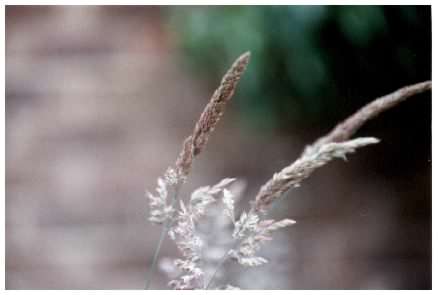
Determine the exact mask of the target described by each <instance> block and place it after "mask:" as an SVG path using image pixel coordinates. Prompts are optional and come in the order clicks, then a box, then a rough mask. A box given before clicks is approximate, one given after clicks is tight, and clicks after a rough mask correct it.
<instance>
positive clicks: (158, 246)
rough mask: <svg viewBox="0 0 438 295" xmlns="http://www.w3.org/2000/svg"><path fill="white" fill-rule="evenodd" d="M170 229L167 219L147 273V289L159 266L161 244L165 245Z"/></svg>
mask: <svg viewBox="0 0 438 295" xmlns="http://www.w3.org/2000/svg"><path fill="white" fill-rule="evenodd" d="M168 230H169V221H166V224H165V225H164V226H163V228H162V229H161V234H160V239H159V240H158V244H157V247H156V248H155V252H154V258H153V260H152V263H151V267H150V268H149V270H148V273H147V275H146V286H145V290H148V289H149V286H150V284H151V282H152V277H153V275H154V270H155V267H156V266H157V261H158V256H159V255H160V250H161V246H162V245H163V241H164V238H165V237H166V232H167V231H168Z"/></svg>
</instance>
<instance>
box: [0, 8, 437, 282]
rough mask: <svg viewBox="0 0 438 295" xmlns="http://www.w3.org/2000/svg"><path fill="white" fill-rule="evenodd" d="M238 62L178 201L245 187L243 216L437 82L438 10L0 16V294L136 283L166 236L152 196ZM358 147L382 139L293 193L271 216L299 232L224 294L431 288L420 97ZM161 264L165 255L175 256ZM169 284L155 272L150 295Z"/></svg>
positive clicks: (12, 12)
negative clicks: (0, 194) (312, 161)
mask: <svg viewBox="0 0 438 295" xmlns="http://www.w3.org/2000/svg"><path fill="white" fill-rule="evenodd" d="M247 50H250V51H251V52H252V59H251V62H250V65H249V67H248V69H247V72H246V73H245V75H244V77H243V79H242V81H241V83H240V85H239V87H238V90H237V93H236V95H235V97H234V98H233V100H232V102H231V103H230V105H229V107H228V109H227V112H226V114H225V116H224V117H223V120H222V121H221V122H220V124H219V126H218V128H217V130H216V131H215V133H214V135H213V136H212V137H211V140H210V142H209V145H208V147H207V149H206V151H205V152H204V153H203V154H202V155H201V156H200V157H199V158H198V160H197V161H196V163H195V166H194V169H193V172H192V174H191V177H190V178H189V182H188V184H187V185H186V187H185V189H184V192H185V193H189V192H190V191H191V190H192V189H194V188H196V187H198V186H200V185H208V184H214V183H216V182H218V181H219V180H220V179H222V178H224V177H237V178H241V179H243V180H245V181H246V182H247V191H246V194H245V196H246V197H245V198H244V199H243V200H242V203H241V206H240V208H247V205H246V204H247V201H249V200H251V199H252V198H253V197H254V195H255V193H256V192H257V190H258V188H259V187H260V186H261V185H262V184H263V183H264V182H265V181H267V180H268V179H269V178H270V177H271V176H272V174H273V173H274V172H276V171H278V170H280V169H282V168H283V167H284V166H286V165H288V164H289V163H291V162H292V161H293V160H295V159H296V158H297V157H298V156H299V154H300V152H301V151H302V149H303V148H304V147H305V145H306V144H309V143H311V142H313V141H314V140H315V139H316V138H318V137H319V136H321V135H323V134H325V133H326V132H328V131H329V130H330V129H331V128H332V127H333V126H334V125H335V124H336V123H337V122H339V121H340V120H342V119H344V118H345V117H347V116H348V115H349V114H351V113H352V112H354V111H355V110H356V109H357V108H359V107H361V106H362V105H364V104H365V103H367V102H369V101H371V100H372V99H374V98H376V97H378V96H381V95H384V94H387V93H389V92H392V91H394V90H396V89H397V88H399V87H402V86H405V85H407V84H411V83H416V82H421V81H424V80H428V79H431V9H430V6H387V7H386V6H330V7H329V6H290V7H287V6H263V7H261V6H260V7H258V6H253V7H250V6H248V7H241V6H232V7H220V6H216V7H190V6H186V7H172V6H169V7H159V6H154V7H149V6H142V7H136V6H123V7H122V6H87V7H83V6H75V7H73V6H50V7H47V6H7V7H6V288H8V289H141V288H143V287H144V282H145V276H146V271H147V268H148V266H149V264H150V262H151V259H152V255H153V250H154V247H155V246H156V242H157V239H158V236H159V231H160V228H159V227H156V226H153V225H151V224H150V223H149V222H147V215H148V205H147V200H146V198H145V196H144V191H145V189H148V190H154V188H155V185H156V179H157V177H159V176H160V175H161V174H162V173H163V171H164V170H165V169H166V167H168V166H169V165H170V164H172V163H173V162H174V160H175V159H176V156H177V154H178V152H179V150H180V147H181V143H182V141H183V139H184V138H185V137H186V136H187V135H188V134H189V133H190V132H191V131H192V128H193V126H194V123H195V122H196V120H197V118H198V117H199V114H200V113H201V111H202V110H203V108H204V106H205V104H206V103H207V101H208V100H209V98H210V95H211V94H212V93H213V91H214V89H215V87H216V86H217V85H218V82H219V80H220V78H221V76H222V74H223V73H224V71H225V70H226V69H227V68H228V67H229V65H230V64H231V63H232V62H233V60H234V59H235V58H237V57H238V56H239V55H240V54H241V53H243V52H245V51H247ZM357 135H358V136H376V137H378V138H380V139H381V140H382V142H381V143H380V144H378V145H375V146H372V147H368V148H364V149H362V150H360V151H359V152H358V153H356V154H354V155H351V156H350V157H349V159H348V162H343V161H335V162H333V163H331V164H330V165H328V166H326V167H324V168H322V169H320V170H318V171H317V172H316V173H315V174H314V175H313V176H312V177H311V178H310V179H308V180H307V181H305V182H304V183H303V185H302V186H301V187H300V188H298V189H294V190H293V191H291V192H289V193H288V196H287V198H285V199H284V200H283V201H282V202H281V203H280V205H278V204H277V206H275V207H274V210H273V214H272V216H273V217H275V218H286V217H289V218H293V219H295V220H297V225H296V226H294V227H291V228H289V229H287V230H283V232H282V233H280V234H278V235H277V236H276V237H274V238H275V240H276V242H275V243H274V244H272V245H267V246H266V247H265V248H266V252H265V257H267V258H268V259H270V260H271V263H270V264H268V265H267V266H265V267H261V268H259V269H255V270H249V271H245V272H243V273H242V272H240V273H239V274H238V275H235V276H233V279H234V281H232V282H230V283H232V284H235V285H239V286H241V287H242V288H252V289H261V288H266V289H430V288H431V167H432V163H431V159H432V158H431V94H430V92H429V93H425V94H421V95H417V96H415V97H412V98H411V99H409V100H408V101H406V102H404V103H402V104H401V105H399V106H397V107H396V108H394V109H392V110H389V111H388V112H386V113H384V114H383V115H382V116H381V117H379V118H377V119H375V120H373V121H371V122H369V123H367V124H366V125H365V126H364V127H363V128H362V129H360V130H359V132H358V134H357ZM268 250H269V251H268ZM162 255H163V257H175V256H176V255H177V252H176V249H175V247H174V246H173V245H172V243H171V242H169V241H167V242H166V243H165V246H164V248H163V250H162ZM166 282H167V278H166V276H165V275H164V274H163V273H161V272H158V273H157V274H156V275H155V280H154V283H153V285H152V288H156V289H161V288H167V287H166Z"/></svg>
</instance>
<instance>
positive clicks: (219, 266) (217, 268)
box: [204, 249, 231, 290]
mask: <svg viewBox="0 0 438 295" xmlns="http://www.w3.org/2000/svg"><path fill="white" fill-rule="evenodd" d="M230 250H231V249H230ZM227 259H228V251H227V252H226V253H225V254H224V256H222V258H221V260H220V261H219V262H218V264H217V266H216V269H215V270H214V272H213V274H212V275H211V277H210V280H209V281H208V283H207V285H206V287H205V288H204V289H205V290H208V288H209V287H210V285H211V283H213V280H214V278H215V276H216V274H217V273H218V271H219V269H221V267H222V266H223V265H224V263H225V261H227Z"/></svg>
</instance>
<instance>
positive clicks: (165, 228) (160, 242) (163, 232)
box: [145, 185, 181, 290]
mask: <svg viewBox="0 0 438 295" xmlns="http://www.w3.org/2000/svg"><path fill="white" fill-rule="evenodd" d="M180 188H181V185H178V186H176V187H175V193H174V195H173V198H172V208H174V207H175V204H176V201H177V199H178V195H179V189H180ZM170 224H171V220H170V219H168V220H166V222H165V223H164V225H163V228H162V229H161V233H160V239H159V240H158V244H157V247H156V248H155V252H154V258H153V259H152V263H151V267H150V268H149V270H148V272H147V275H146V285H145V290H148V289H149V286H150V284H151V282H152V277H153V276H154V272H155V268H156V267H157V262H158V257H159V255H160V251H161V247H162V246H163V242H164V239H165V237H166V233H167V232H168V231H169V228H170Z"/></svg>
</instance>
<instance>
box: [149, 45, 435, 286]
mask: <svg viewBox="0 0 438 295" xmlns="http://www.w3.org/2000/svg"><path fill="white" fill-rule="evenodd" d="M249 58H250V53H249V52H247V53H244V54H243V55H241V56H240V57H239V58H238V59H237V60H236V61H235V62H234V63H233V65H232V66H231V68H230V69H229V70H228V71H227V73H226V74H225V76H224V77H223V79H222V81H221V83H220V85H219V87H218V88H217V90H216V91H215V92H214V94H213V96H212V97H211V100H210V102H209V103H208V104H207V106H206V107H205V109H204V111H203V112H202V114H201V116H200V118H199V120H198V121H197V122H196V124H195V127H194V130H193V132H192V134H191V135H189V136H188V137H187V138H186V139H185V140H184V143H183V146H182V151H181V152H180V154H179V156H178V158H177V160H176V163H175V164H174V165H173V166H171V167H169V168H168V169H167V170H166V172H165V173H164V176H163V177H160V178H159V179H158V187H157V189H156V192H155V193H148V198H149V205H150V218H149V220H150V221H151V222H153V223H156V224H160V225H161V226H162V234H161V237H160V240H159V241H158V246H157V248H156V251H155V255H154V258H153V262H152V265H151V267H150V268H149V270H148V278H147V283H146V289H147V288H149V286H150V283H151V281H152V279H153V273H154V271H155V267H156V265H157V262H158V258H159V252H160V248H161V245H162V243H163V241H164V237H165V235H166V234H168V235H169V237H170V239H171V240H172V241H173V242H174V243H175V244H176V245H177V247H178V249H179V251H180V253H181V258H179V259H175V260H174V265H175V267H176V268H177V269H176V270H175V271H176V278H174V279H173V280H171V281H170V282H169V286H171V287H172V288H174V289H209V288H215V289H235V288H237V287H233V286H230V285H229V284H225V285H218V284H216V283H215V279H216V277H217V276H218V274H220V272H221V268H222V267H223V266H224V263H225V262H226V261H228V260H232V261H235V262H236V263H238V264H240V265H242V266H244V267H255V266H259V265H263V264H265V263H268V259H267V258H265V257H261V256H259V255H258V251H259V250H260V247H261V246H262V244H264V243H267V242H269V241H270V240H272V234H273V233H274V232H275V231H276V230H279V229H282V228H284V227H288V226H291V225H293V224H295V221H294V220H291V219H287V218H286V219H283V220H279V221H275V220H272V219H266V218H265V217H266V213H267V212H268V211H269V209H270V208H271V205H272V204H273V203H274V202H277V201H279V199H280V197H281V196H283V195H284V194H285V193H286V192H288V191H289V190H290V189H292V188H294V187H298V186H299V185H300V183H301V182H302V181H304V180H305V179H306V178H308V177H309V176H310V175H311V174H312V173H313V172H314V171H315V170H317V169H318V168H320V167H322V166H324V165H326V164H328V163H329V162H330V161H332V160H334V159H337V158H341V159H345V158H346V156H347V154H351V153H353V152H355V151H356V150H357V149H359V148H362V147H365V146H368V145H372V144H377V143H378V142H379V140H378V139H377V138H374V137H359V138H355V139H351V137H352V136H353V135H354V133H355V132H356V131H357V130H358V129H359V128H360V127H361V126H362V125H363V124H365V123H366V122H367V121H368V120H371V119H373V118H375V117H376V116H378V115H379V114H381V113H382V112H384V111H386V110H388V109H390V108H392V107H394V106H396V105H397V104H399V103H400V102H402V101H404V100H405V99H407V98H409V97H412V96H414V95H415V94H419V93H422V92H425V91H427V90H430V89H431V87H432V83H431V81H426V82H422V83H417V84H414V85H410V86H406V87H403V88H401V89H399V90H397V91H395V92H393V93H390V94H388V95H385V96H383V97H380V98H377V99H376V100H374V101H372V102H371V103H369V104H367V105H365V106H364V107H363V108H361V109H359V110H358V111H357V112H356V113H354V114H353V115H352V116H350V117H349V118H347V119H346V120H345V121H343V122H341V123H340V124H338V125H337V126H336V127H335V128H334V129H333V130H332V131H331V132H330V133H328V134H327V135H325V136H322V137H321V138H319V139H318V140H316V141H315V142H314V143H313V144H312V145H309V146H307V147H306V148H305V149H304V151H303V153H302V154H301V156H300V157H299V158H298V159H297V160H295V161H294V162H292V163H291V164H290V165H288V166H287V167H285V168H283V169H282V170H281V171H279V172H278V173H275V174H274V175H273V177H272V178H271V179H269V180H268V181H267V182H266V183H265V184H264V185H263V186H261V188H260V190H259V192H258V193H257V194H256V196H255V198H254V200H253V201H252V202H251V204H250V210H249V211H247V212H245V211H244V212H242V213H241V214H240V216H236V213H235V208H234V207H235V202H236V201H237V199H238V198H240V192H241V191H240V192H237V191H236V190H233V189H232V186H233V184H235V183H236V180H235V179H231V178H226V179H224V180H222V181H220V182H219V183H218V184H216V185H214V186H206V187H201V188H199V189H197V190H195V191H194V192H193V193H192V194H191V196H190V198H189V199H188V200H183V199H181V198H180V197H179V190H180V187H181V185H183V184H184V182H186V180H187V176H188V175H189V173H190V170H191V168H192V164H193V160H194V159H195V157H196V156H197V155H199V154H200V153H201V152H202V151H203V150H204V149H205V147H206V145H207V142H208V138H209V136H210V135H211V133H212V132H213V131H214V129H215V128H216V126H217V124H218V122H219V120H220V118H221V117H222V115H223V113H224V111H225V107H226V105H227V103H228V102H229V101H230V99H231V98H232V96H233V94H234V92H235V91H236V87H237V84H238V82H239V80H240V78H241V77H242V75H243V73H244V71H245V69H246V67H247V65H248V63H249ZM211 213H214V214H211ZM223 218H225V219H226V220H222V219H223ZM211 219H216V220H219V219H221V220H222V221H221V222H222V224H223V230H224V231H225V235H227V234H228V240H229V241H228V242H227V243H226V245H220V246H221V249H222V250H221V251H222V253H223V255H222V256H221V258H220V259H216V261H210V260H209V259H208V258H207V256H206V254H205V253H207V252H208V250H209V249H208V247H209V246H210V245H209V243H208V242H207V238H206V236H205V233H203V232H202V225H206V224H209V223H208V222H209V220H211ZM228 225H229V227H230V228H232V230H231V231H227V230H228V227H227V226H228ZM211 230H214V229H213V228H211V229H210V230H209V232H210V233H211ZM218 231H220V230H219V229H218ZM217 234H219V233H217ZM224 240H225V238H224ZM206 245H207V247H206ZM213 260H214V259H213Z"/></svg>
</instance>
